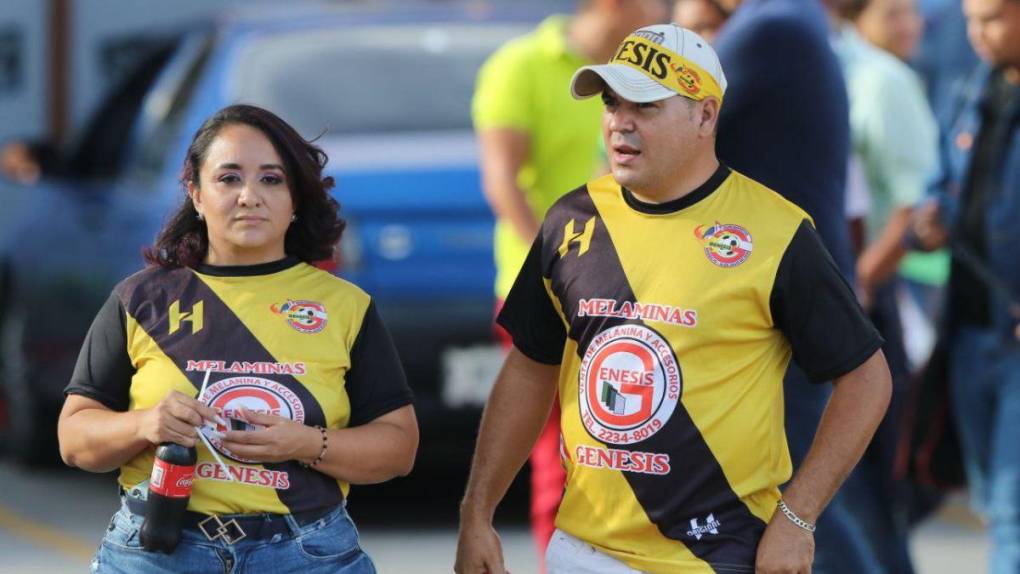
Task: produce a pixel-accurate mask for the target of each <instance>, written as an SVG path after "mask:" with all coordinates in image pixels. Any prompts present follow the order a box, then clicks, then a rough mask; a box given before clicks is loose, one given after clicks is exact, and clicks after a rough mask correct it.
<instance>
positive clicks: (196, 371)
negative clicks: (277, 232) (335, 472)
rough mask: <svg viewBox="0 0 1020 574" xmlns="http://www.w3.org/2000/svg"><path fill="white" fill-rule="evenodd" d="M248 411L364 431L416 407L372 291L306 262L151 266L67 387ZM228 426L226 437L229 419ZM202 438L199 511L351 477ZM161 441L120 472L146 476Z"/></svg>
mask: <svg viewBox="0 0 1020 574" xmlns="http://www.w3.org/2000/svg"><path fill="white" fill-rule="evenodd" d="M206 372H209V373H210V375H209V382H208V384H207V388H206V391H205V395H204V396H203V399H204V402H206V403H207V404H209V405H211V406H213V407H217V408H220V409H222V411H223V414H224V417H226V418H227V419H228V422H229V419H231V418H239V417H237V416H236V413H238V412H239V411H240V409H241V408H242V407H244V408H247V409H249V410H252V411H259V412H263V413H270V414H274V415H278V416H282V417H285V418H290V419H292V420H295V421H298V422H301V423H304V424H306V425H322V426H324V427H327V428H343V427H348V426H357V425H360V424H364V423H366V422H369V421H371V420H373V419H375V418H377V417H379V416H381V415H384V414H386V413H387V412H390V411H393V410H395V409H397V408H400V407H403V406H405V405H407V404H410V403H411V401H412V397H411V391H410V389H409V388H408V386H407V382H406V379H405V376H404V372H403V370H402V368H401V366H400V362H399V360H398V358H397V354H396V350H395V348H394V346H393V343H392V341H391V339H390V336H389V334H388V333H387V331H386V328H385V327H384V325H383V323H382V321H381V319H380V317H379V314H378V313H377V311H376V309H375V305H374V303H373V302H372V300H371V299H370V297H369V296H368V295H367V294H365V293H364V292H363V291H362V290H360V289H358V288H357V287H355V286H354V285H352V284H350V283H348V282H346V281H344V280H342V279H339V278H337V277H335V276H333V275H331V274H329V273H327V272H325V271H322V270H320V269H317V268H315V267H313V266H311V265H308V264H306V263H302V262H299V261H297V260H296V259H291V258H288V259H284V260H281V261H278V262H273V263H267V264H262V265H252V266H240V267H214V266H209V265H199V266H197V267H196V268H195V269H190V268H178V269H162V268H149V269H146V270H144V271H141V272H139V273H137V274H135V275H133V276H131V277H129V278H127V279H126V280H124V281H123V282H121V283H120V284H119V285H117V287H116V288H115V289H114V291H113V293H112V294H111V296H110V298H109V299H108V300H107V302H106V304H105V305H104V306H103V308H102V310H100V312H99V315H98V316H97V318H96V320H95V322H94V323H93V325H92V328H91V329H90V330H89V333H88V336H87V338H86V340H85V343H84V345H83V347H82V351H81V355H80V356H79V358H78V363H77V365H76V367H75V371H74V375H73V376H72V379H71V383H70V385H69V386H68V387H67V389H66V392H67V393H72V394H79V395H84V396H86V397H90V398H93V399H95V400H97V401H99V402H101V403H103V404H104V405H106V406H107V407H109V408H111V409H113V410H115V411H127V410H135V409H147V408H151V407H153V406H155V405H156V404H157V403H159V401H160V400H162V399H163V398H164V397H165V396H166V395H167V393H169V392H170V391H172V390H177V391H180V392H182V393H184V394H187V395H190V396H197V394H198V391H199V388H200V387H201V386H202V381H203V379H204V377H205V374H206ZM218 430H219V431H222V432H225V431H226V430H230V429H226V428H224V427H221V428H219V429H218ZM211 443H212V445H213V447H214V448H216V449H217V450H218V451H219V454H220V455H221V458H222V459H223V460H224V462H226V466H227V470H226V472H229V474H230V475H231V476H230V477H228V476H226V475H225V471H224V470H223V469H222V468H221V467H220V466H219V465H217V464H216V462H215V459H214V458H213V456H212V454H211V453H210V452H209V451H208V450H207V449H206V447H205V446H203V445H201V444H199V445H198V446H197V448H198V463H197V465H196V467H195V475H194V477H195V480H194V486H193V491H192V495H191V500H190V502H189V503H188V508H189V509H190V510H193V511H196V512H200V513H204V514H233V513H260V512H271V513H280V514H286V513H296V512H304V511H309V510H316V509H322V508H328V507H332V506H335V505H337V504H339V503H340V502H341V501H342V500H343V498H344V496H346V495H347V492H348V490H349V485H348V484H346V483H344V482H339V481H337V480H336V479H333V478H331V477H329V476H327V475H325V474H322V473H320V472H317V471H315V470H312V469H306V468H303V467H302V466H301V465H300V464H299V463H297V462H296V461H288V462H281V463H265V464H260V463H259V462H258V461H252V460H245V459H243V458H240V457H238V456H235V455H233V454H232V453H231V452H229V450H228V449H226V448H225V447H223V446H222V445H221V444H220V443H219V441H218V440H217V439H215V438H213V437H211ZM154 453H155V448H150V449H147V450H145V451H143V452H142V453H141V454H139V455H138V456H136V457H135V458H134V459H132V460H130V461H129V462H127V463H126V464H124V465H123V466H122V467H121V469H120V484H121V486H122V487H123V488H124V489H125V490H127V489H130V488H132V487H134V486H136V485H138V484H140V483H143V482H144V481H145V480H147V479H148V478H149V475H150V473H151V472H152V466H153V459H154Z"/></svg>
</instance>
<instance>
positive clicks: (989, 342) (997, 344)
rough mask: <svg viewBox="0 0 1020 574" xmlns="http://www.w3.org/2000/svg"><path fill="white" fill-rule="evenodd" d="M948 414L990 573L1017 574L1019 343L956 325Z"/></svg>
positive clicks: (1019, 531) (1019, 555)
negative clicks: (988, 546)
mask: <svg viewBox="0 0 1020 574" xmlns="http://www.w3.org/2000/svg"><path fill="white" fill-rule="evenodd" d="M950 376H951V378H952V379H951V385H952V387H951V388H952V397H953V414H954V415H955V417H956V425H957V428H958V430H959V431H960V441H961V443H962V446H963V459H964V465H965V467H966V470H967V483H968V486H969V488H970V493H971V502H972V504H973V506H974V509H975V510H976V511H977V512H979V513H981V514H983V515H985V517H986V518H987V519H988V525H989V534H990V535H991V542H992V556H991V561H990V566H991V568H990V572H992V573H993V574H1017V573H1018V572H1020V343H1017V341H1016V340H1014V339H1006V338H1004V337H1003V336H1002V335H999V334H997V333H995V332H993V331H992V330H990V329H979V328H973V327H961V328H959V329H957V330H956V331H955V332H954V333H953V341H952V346H951V354H950Z"/></svg>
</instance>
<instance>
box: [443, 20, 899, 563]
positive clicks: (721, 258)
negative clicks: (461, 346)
mask: <svg viewBox="0 0 1020 574" xmlns="http://www.w3.org/2000/svg"><path fill="white" fill-rule="evenodd" d="M726 89H727V81H726V76H725V74H724V73H723V70H722V66H721V64H720V63H719V58H718V56H717V55H716V53H715V51H714V50H713V49H712V47H711V46H709V44H708V43H707V42H706V41H705V40H704V39H703V38H701V37H700V36H698V35H697V34H695V33H694V32H691V31H690V30H687V29H684V28H681V27H679V26H677V25H675V24H669V25H658V26H648V27H645V28H641V29H640V30H637V31H636V32H634V33H633V34H631V35H629V36H628V37H627V38H626V39H625V40H624V41H623V42H622V43H621V44H620V48H619V50H618V51H617V52H616V53H615V55H614V56H613V57H612V59H611V60H610V61H609V63H608V64H606V65H599V66H586V67H584V68H582V69H581V70H579V71H578V72H577V74H575V76H574V79H573V82H572V83H571V93H572V94H573V96H574V97H575V98H578V99H583V98H589V97H592V96H596V95H599V96H601V99H602V103H603V107H604V111H603V113H602V121H601V125H602V134H603V139H604V141H605V144H606V149H607V151H608V157H609V163H610V166H611V169H612V173H611V174H609V175H605V176H602V177H599V178H596V179H593V180H591V181H589V182H588V183H586V184H583V185H580V186H579V187H577V188H575V189H574V190H573V191H571V192H569V193H567V194H566V195H564V196H563V197H562V198H560V199H559V200H557V202H556V203H555V204H554V205H553V207H552V208H551V209H550V210H549V212H548V213H547V214H546V217H545V220H544V221H543V223H542V226H541V229H540V231H539V234H538V236H537V237H536V238H535V241H534V242H533V244H532V247H531V249H530V251H529V252H528V255H527V259H526V260H525V264H524V266H523V267H522V268H521V272H520V274H519V275H518V277H517V279H516V281H515V283H514V286H513V288H512V289H511V291H510V294H509V296H508V297H507V299H506V304H505V305H504V307H503V309H502V311H501V312H500V314H499V317H498V319H497V320H498V321H499V324H500V325H502V326H503V327H504V328H505V329H506V330H507V331H508V332H509V333H510V334H511V335H512V337H513V349H512V350H511V351H510V353H509V355H508V356H507V359H506V362H505V363H504V365H503V369H502V370H501V372H500V375H499V378H498V380H497V381H496V384H495V387H494V388H493V392H492V396H491V398H490V399H489V402H488V404H487V405H486V408H485V413H484V415H483V416H482V425H481V430H480V432H479V439H478V447H477V449H476V451H475V456H474V462H473V465H472V469H471V476H470V478H469V480H468V485H467V490H466V493H465V495H464V501H463V503H462V505H461V511H460V513H461V521H460V534H459V541H458V549H457V560H456V564H455V566H454V570H455V572H457V573H458V574H482V573H483V572H487V573H489V574H505V572H506V567H505V565H504V561H503V555H502V549H501V547H500V542H499V538H498V536H497V534H496V532H495V530H494V529H493V525H492V517H493V515H494V513H495V509H496V505H497V504H498V503H499V500H500V499H501V498H502V497H503V495H504V493H505V492H506V489H507V488H508V487H509V485H510V482H511V481H512V479H513V476H514V474H516V472H517V470H518V469H519V468H520V467H521V465H522V464H523V463H524V460H525V458H526V456H527V453H528V451H529V449H530V447H531V445H532V443H533V441H534V440H535V439H536V437H538V435H539V433H540V431H541V427H542V425H543V424H544V422H545V420H546V417H547V416H548V412H549V410H550V408H551V405H552V403H553V399H554V397H555V396H556V395H557V393H558V395H559V400H560V406H561V410H562V416H561V418H560V425H561V429H562V437H563V447H562V452H563V457H564V464H565V466H566V475H567V482H566V488H565V490H564V496H563V503H562V505H561V506H560V509H559V512H558V514H557V516H556V531H555V533H554V535H553V538H552V540H551V541H550V543H549V546H548V551H547V556H546V564H547V566H548V568H549V572H550V573H551V574H561V573H562V574H578V573H589V574H594V573H596V572H597V573H599V574H635V573H636V572H649V573H652V574H666V573H669V574H673V573H677V572H682V573H684V574H695V573H697V574H707V573H712V572H720V573H721V572H727V573H737V572H748V573H749V572H761V573H769V574H777V573H782V574H794V573H805V572H810V571H811V564H812V559H813V552H814V535H813V532H814V530H815V525H814V524H813V523H814V522H815V521H816V519H817V518H818V516H819V515H820V513H821V512H822V510H824V508H825V507H826V505H827V504H828V502H829V500H830V499H831V498H832V496H833V495H834V494H835V492H836V490H837V489H838V488H839V486H840V484H841V483H842V482H843V480H844V478H845V477H846V476H847V474H849V472H850V470H851V469H852V468H853V466H854V465H855V464H856V463H857V461H858V460H859V459H860V456H861V454H862V453H863V452H864V449H865V447H866V446H867V445H868V442H869V441H870V439H871V437H872V435H873V433H874V431H875V429H876V427H877V426H878V423H879V422H880V421H881V419H882V416H883V414H884V413H885V410H886V407H887V405H888V403H889V396H890V390H891V386H892V385H891V380H890V376H889V370H888V367H887V366H886V362H885V359H884V357H883V355H882V351H881V349H880V348H881V345H882V338H881V336H879V334H878V332H877V331H876V330H875V328H874V326H873V325H872V324H871V323H870V322H869V321H868V318H867V317H866V315H865V314H864V312H863V310H862V309H861V307H860V305H859V304H858V302H857V298H856V296H855V295H854V293H853V290H852V289H851V288H850V285H849V284H848V283H847V282H846V280H845V279H844V278H843V276H842V274H841V272H840V270H839V268H838V267H837V265H836V263H835V262H834V260H833V259H832V257H831V255H830V254H829V253H828V252H827V251H826V249H825V247H824V245H823V244H822V241H821V237H820V235H819V233H818V232H817V231H816V230H815V227H814V224H813V221H812V220H811V218H810V217H809V216H808V214H807V213H806V212H805V211H804V210H802V209H800V208H799V207H797V206H796V205H794V204H792V203H791V202H789V201H787V200H786V199H784V198H783V197H782V196H780V195H779V194H778V193H776V192H775V191H773V190H771V189H769V188H767V187H765V186H764V185H763V184H761V183H758V182H757V181H755V180H752V179H751V178H749V177H747V176H744V175H743V174H740V173H738V172H736V171H734V170H731V169H730V168H729V167H727V166H726V165H724V164H722V163H721V162H720V161H719V159H718V157H717V156H716V153H715V148H716V127H717V122H718V119H719V117H720V115H719V113H720V109H722V108H723V107H724V106H726V105H728V104H729V102H728V101H727V100H726V98H728V97H730V96H728V95H726ZM834 325H836V326H838V328H833V326H834ZM791 359H796V361H797V363H798V364H799V365H800V367H801V368H802V369H803V370H804V372H805V373H806V376H807V377H808V379H809V380H810V381H812V382H815V383H820V384H821V383H826V382H827V381H833V382H832V385H833V389H832V394H831V399H830V400H829V402H828V405H827V407H826V409H825V414H824V415H823V416H822V417H821V422H820V424H819V425H818V428H817V432H816V433H815V436H814V441H813V444H812V446H811V449H810V451H809V452H808V453H807V456H806V458H805V459H804V462H803V463H802V464H801V465H800V466H799V468H798V469H797V472H796V475H795V476H793V480H792V481H790V482H789V484H788V485H787V486H786V487H785V489H784V490H783V491H782V492H780V489H779V486H780V485H782V484H784V483H786V482H787V481H788V480H789V479H790V478H791V476H792V475H793V466H792V463H791V460H790V453H789V449H788V444H787V439H786V434H785V431H784V410H783V393H784V386H783V375H784V374H785V372H786V370H787V368H788V367H789V365H790V363H791Z"/></svg>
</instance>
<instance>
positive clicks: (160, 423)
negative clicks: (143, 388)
mask: <svg viewBox="0 0 1020 574" xmlns="http://www.w3.org/2000/svg"><path fill="white" fill-rule="evenodd" d="M217 419H219V417H218V416H217V414H216V411H215V410H214V409H213V408H212V407H210V406H208V405H205V404H202V403H200V402H198V401H197V400H195V399H194V398H192V397H189V396H188V395H185V394H184V393H181V392H178V391H171V392H170V394H168V395H167V396H165V397H163V400H161V401H159V404H157V405H156V406H154V407H152V408H151V409H148V410H147V411H145V412H144V414H142V415H141V420H140V422H139V425H138V435H139V436H140V437H141V438H144V439H145V440H147V441H149V442H150V443H152V444H160V443H164V442H173V443H177V444H179V445H181V446H186V447H193V446H195V441H197V440H198V431H197V430H196V428H195V427H199V426H202V425H203V424H204V423H205V422H206V421H208V422H212V423H215V422H216V421H217ZM220 421H221V422H222V419H220Z"/></svg>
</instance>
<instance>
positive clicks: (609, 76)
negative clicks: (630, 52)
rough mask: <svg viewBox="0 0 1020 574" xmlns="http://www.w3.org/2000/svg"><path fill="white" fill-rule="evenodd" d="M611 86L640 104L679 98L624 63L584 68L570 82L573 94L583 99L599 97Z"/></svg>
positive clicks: (576, 97) (626, 97) (629, 99)
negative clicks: (598, 95) (596, 95)
mask: <svg viewBox="0 0 1020 574" xmlns="http://www.w3.org/2000/svg"><path fill="white" fill-rule="evenodd" d="M606 86H609V87H610V88H612V89H613V91H614V92H616V93H617V95H619V96H620V97H621V98H623V99H625V100H628V101H631V102H638V103H646V102H657V101H659V100H665V99H666V98H670V97H673V96H676V95H679V94H678V93H677V92H674V91H673V90H671V89H669V88H667V87H666V86H663V85H662V84H660V83H658V82H656V81H655V80H653V79H651V78H649V77H648V76H646V75H644V74H642V73H641V72H639V71H637V70H635V69H634V68H631V67H629V66H624V65H623V64H602V65H598V66H584V67H583V68H581V69H579V70H578V71H577V72H575V73H574V77H573V78H572V79H571V80H570V94H571V95H572V96H574V98H575V99H578V100H583V99H585V98H590V97H592V96H594V95H595V94H598V93H599V92H601V91H602V90H603V89H605V87H606Z"/></svg>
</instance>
